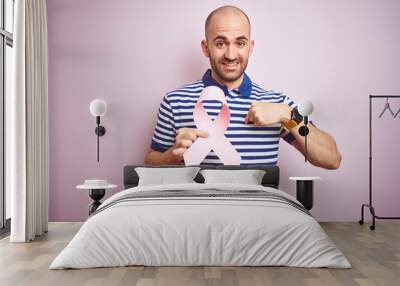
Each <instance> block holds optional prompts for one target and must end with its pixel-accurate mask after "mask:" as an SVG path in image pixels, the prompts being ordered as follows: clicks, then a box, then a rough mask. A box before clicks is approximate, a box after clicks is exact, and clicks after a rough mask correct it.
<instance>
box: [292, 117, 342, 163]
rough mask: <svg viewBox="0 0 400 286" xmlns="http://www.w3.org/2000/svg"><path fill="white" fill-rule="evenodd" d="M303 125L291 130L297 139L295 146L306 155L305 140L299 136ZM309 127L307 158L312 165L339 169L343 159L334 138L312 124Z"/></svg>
mask: <svg viewBox="0 0 400 286" xmlns="http://www.w3.org/2000/svg"><path fill="white" fill-rule="evenodd" d="M303 125H304V124H299V125H298V126H296V127H294V128H292V129H291V130H290V132H291V133H292V134H293V136H294V137H295V139H296V140H295V141H294V142H293V146H294V147H296V149H298V150H299V151H300V152H301V153H302V154H304V153H305V138H304V137H303V136H301V135H300V134H299V128H300V127H301V126H303ZM307 126H308V128H309V131H310V132H309V133H308V135H307V158H308V160H309V161H310V163H311V164H313V165H315V166H318V167H322V168H326V169H337V168H339V165H340V162H341V160H342V157H341V155H340V153H339V150H338V148H337V146H336V142H335V140H334V139H333V138H332V136H330V135H329V134H328V133H326V132H324V131H321V130H319V129H318V128H316V127H314V126H313V125H312V124H308V125H307Z"/></svg>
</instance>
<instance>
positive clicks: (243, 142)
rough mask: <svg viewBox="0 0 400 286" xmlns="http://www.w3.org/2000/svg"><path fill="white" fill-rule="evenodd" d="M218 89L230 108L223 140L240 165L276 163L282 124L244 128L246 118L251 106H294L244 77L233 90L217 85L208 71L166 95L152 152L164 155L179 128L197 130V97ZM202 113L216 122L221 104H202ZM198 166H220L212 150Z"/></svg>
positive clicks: (152, 144) (173, 141)
mask: <svg viewBox="0 0 400 286" xmlns="http://www.w3.org/2000/svg"><path fill="white" fill-rule="evenodd" d="M211 85H213V86H218V87H220V88H221V89H222V90H223V91H224V93H225V97H226V100H227V102H228V105H229V110H230V113H231V118H230V122H229V127H228V129H227V130H226V131H225V137H226V138H227V139H228V140H229V141H230V142H231V143H232V145H233V146H234V147H235V149H236V151H237V152H238V153H239V155H240V156H241V163H240V164H241V165H276V164H277V162H278V151H279V139H280V138H281V137H280V131H281V124H280V123H277V124H271V125H268V126H255V125H253V124H245V123H244V120H245V117H246V114H247V113H248V111H249V108H250V107H251V104H252V102H255V101H263V102H274V103H285V104H288V105H289V106H290V107H295V106H296V104H295V102H293V101H292V100H291V99H290V98H289V97H288V96H286V95H284V94H282V93H278V92H274V91H270V90H265V89H263V88H261V87H260V86H259V85H257V84H255V83H253V82H252V81H251V80H250V78H249V77H248V76H247V74H244V77H243V81H242V84H241V85H240V86H239V87H238V88H237V89H234V90H228V89H227V88H226V86H223V85H221V84H219V83H218V82H217V81H215V80H214V79H213V78H212V77H211V70H207V72H206V73H205V74H204V76H203V78H202V80H199V81H195V82H193V83H190V84H187V85H184V86H183V87H181V88H179V89H176V90H174V91H171V92H169V93H167V94H166V95H165V96H164V98H163V100H162V102H161V104H160V108H159V111H158V119H157V125H156V128H155V131H154V134H153V137H152V140H151V148H152V149H153V150H156V151H160V152H164V151H166V150H167V149H169V148H170V147H171V146H173V145H174V143H175V137H176V134H177V131H178V130H179V129H180V128H183V127H187V128H196V125H195V123H194V120H193V109H194V107H195V104H196V102H197V100H198V99H199V96H200V93H201V92H202V90H203V89H204V88H205V87H207V86H211ZM203 106H204V109H205V110H206V111H207V113H208V115H209V116H210V118H211V119H215V118H216V117H217V115H218V113H219V110H220V109H221V103H220V102H219V101H216V100H207V101H203ZM283 139H284V140H285V141H287V142H288V143H291V142H292V141H293V140H294V137H293V135H292V134H290V133H289V135H287V136H286V137H284V138H283ZM201 164H210V165H221V164H223V163H222V162H221V160H220V159H219V158H218V156H217V155H216V154H215V153H214V151H213V150H211V151H210V153H209V154H208V155H207V157H206V158H205V159H204V160H203V162H202V163H201Z"/></svg>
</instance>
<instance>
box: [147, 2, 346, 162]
mask: <svg viewBox="0 0 400 286" xmlns="http://www.w3.org/2000/svg"><path fill="white" fill-rule="evenodd" d="M250 30H251V27H250V21H249V18H248V17H247V15H246V14H245V13H244V12H243V11H242V10H240V9H239V8H237V7H234V6H223V7H220V8H218V9H216V10H214V11H213V12H212V13H211V14H210V15H209V16H208V18H207V20H206V25H205V36H206V38H205V39H204V40H203V41H202V42H201V47H202V50H203V53H204V55H205V56H206V57H208V58H209V59H210V64H211V70H208V71H207V72H206V73H205V74H204V76H203V78H202V80H199V81H196V82H194V83H191V84H188V85H185V86H183V87H182V88H180V89H177V90H175V91H172V92H170V93H168V94H167V95H166V96H164V99H163V101H162V103H161V105H160V109H159V114H158V121H157V126H156V129H155V132H154V135H153V138H152V143H151V150H150V151H149V152H148V154H147V156H146V158H145V163H146V164H152V165H163V164H181V163H182V159H183V153H184V152H185V151H186V150H187V149H188V148H189V147H190V146H191V145H192V144H193V142H195V141H196V139H197V138H199V137H203V138H207V136H208V134H207V132H205V131H203V130H198V129H196V125H195V123H194V121H193V109H194V105H195V103H196V102H197V99H198V98H199V95H200V93H201V91H202V90H203V89H204V88H205V87H207V86H210V85H215V86H218V87H220V88H222V89H223V90H224V93H225V97H226V99H227V102H228V105H229V109H230V112H231V119H230V124H229V127H228V129H227V130H226V131H225V136H226V137H227V139H228V140H229V141H230V142H231V143H232V145H233V146H234V147H235V149H236V150H237V152H238V153H239V154H240V156H241V165H252V164H262V165H275V164H276V163H277V161H278V147H279V139H280V138H283V139H284V140H285V141H287V142H288V143H290V144H291V145H293V146H294V147H295V148H296V149H297V150H299V151H300V152H301V153H302V154H304V150H305V140H304V137H302V136H301V135H300V134H299V132H298V131H299V128H300V127H301V126H302V123H299V122H300V120H299V118H298V117H299V116H300V115H299V114H298V112H297V109H294V107H295V106H296V104H295V103H294V102H293V101H292V100H291V99H290V98H289V97H287V96H285V95H283V94H281V93H276V92H272V91H267V90H264V89H262V88H261V87H260V86H259V85H257V84H255V83H253V82H251V80H250V78H249V77H248V76H247V75H246V73H245V72H244V71H245V69H246V67H247V63H248V59H249V57H250V55H251V53H252V51H253V48H254V41H253V40H251V38H250V34H251V33H250ZM203 104H204V107H205V109H206V111H207V113H208V114H209V116H210V117H211V118H212V119H214V118H216V116H217V115H218V112H219V110H220V108H221V103H218V102H213V101H207V102H203ZM291 119H292V120H291ZM293 123H294V124H293ZM282 126H284V127H285V130H286V133H283V132H282V128H281V127H282ZM308 127H309V134H308V136H307V153H308V159H309V161H310V162H311V163H312V164H313V165H315V166H319V167H322V168H326V169H337V168H338V167H339V165H340V162H341V155H340V153H339V151H338V149H337V146H336V143H335V140H334V139H333V138H332V137H331V136H330V135H329V134H328V133H326V132H324V131H321V130H319V129H318V128H316V127H315V126H313V125H312V124H309V125H308ZM202 164H222V162H221V161H220V160H219V158H218V156H217V155H216V154H215V153H214V152H213V151H211V152H210V153H209V154H208V155H207V157H206V158H205V159H204V160H203V162H202Z"/></svg>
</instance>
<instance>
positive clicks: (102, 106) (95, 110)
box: [90, 98, 107, 162]
mask: <svg viewBox="0 0 400 286" xmlns="http://www.w3.org/2000/svg"><path fill="white" fill-rule="evenodd" d="M106 112H107V103H106V102H105V101H104V100H102V99H99V98H96V99H93V100H92V102H91V103H90V113H91V114H92V115H93V116H95V117H96V124H97V127H96V129H95V130H94V132H95V133H96V135H97V162H99V136H103V135H104V134H105V133H106V129H105V128H104V126H101V125H100V117H101V116H104V115H105V114H106Z"/></svg>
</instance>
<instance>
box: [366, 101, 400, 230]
mask: <svg viewBox="0 0 400 286" xmlns="http://www.w3.org/2000/svg"><path fill="white" fill-rule="evenodd" d="M374 98H386V99H388V98H400V95H370V96H369V204H363V205H362V206H361V220H360V221H359V223H360V224H363V223H364V207H367V208H369V211H370V212H371V215H372V225H370V226H369V228H370V229H371V230H374V229H375V219H376V218H377V219H400V217H383V216H378V215H376V214H375V209H374V207H373V206H372V99H374Z"/></svg>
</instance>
